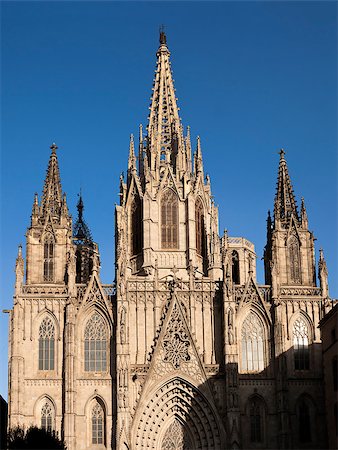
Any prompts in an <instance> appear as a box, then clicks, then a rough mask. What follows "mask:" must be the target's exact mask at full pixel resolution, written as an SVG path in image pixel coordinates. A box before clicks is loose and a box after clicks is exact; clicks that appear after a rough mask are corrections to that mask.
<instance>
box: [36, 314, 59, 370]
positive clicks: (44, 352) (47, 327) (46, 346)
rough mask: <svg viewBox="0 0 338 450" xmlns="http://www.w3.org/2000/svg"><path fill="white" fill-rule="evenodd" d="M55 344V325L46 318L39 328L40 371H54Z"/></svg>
mask: <svg viewBox="0 0 338 450" xmlns="http://www.w3.org/2000/svg"><path fill="white" fill-rule="evenodd" d="M54 343H55V328H54V324H53V322H52V320H51V319H50V318H49V317H45V318H44V319H43V321H42V322H41V324H40V328H39V370H54Z"/></svg>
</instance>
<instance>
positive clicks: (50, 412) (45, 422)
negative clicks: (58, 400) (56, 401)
mask: <svg viewBox="0 0 338 450" xmlns="http://www.w3.org/2000/svg"><path fill="white" fill-rule="evenodd" d="M53 422H54V408H53V405H52V404H51V403H50V402H49V401H46V403H44V405H43V406H42V408H41V428H44V429H45V430H47V431H49V432H51V431H52V430H53Z"/></svg>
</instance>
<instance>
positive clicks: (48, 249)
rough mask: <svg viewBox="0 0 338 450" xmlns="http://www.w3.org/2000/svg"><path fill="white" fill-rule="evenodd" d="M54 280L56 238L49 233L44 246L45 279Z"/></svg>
mask: <svg viewBox="0 0 338 450" xmlns="http://www.w3.org/2000/svg"><path fill="white" fill-rule="evenodd" d="M53 280H54V240H53V237H52V236H51V235H48V236H47V237H46V238H45V240H44V246H43V281H53Z"/></svg>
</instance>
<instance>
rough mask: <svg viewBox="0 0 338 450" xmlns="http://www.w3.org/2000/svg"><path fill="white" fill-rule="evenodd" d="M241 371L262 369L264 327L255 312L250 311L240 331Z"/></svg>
mask: <svg viewBox="0 0 338 450" xmlns="http://www.w3.org/2000/svg"><path fill="white" fill-rule="evenodd" d="M241 341H242V342H241V344H242V345H241V347H242V348H241V349H242V371H243V372H259V371H262V370H263V369H264V329H263V325H262V323H261V321H260V319H259V318H258V317H257V315H256V314H254V313H252V312H251V313H250V314H249V315H248V317H247V318H246V319H245V320H244V322H243V325H242V331H241Z"/></svg>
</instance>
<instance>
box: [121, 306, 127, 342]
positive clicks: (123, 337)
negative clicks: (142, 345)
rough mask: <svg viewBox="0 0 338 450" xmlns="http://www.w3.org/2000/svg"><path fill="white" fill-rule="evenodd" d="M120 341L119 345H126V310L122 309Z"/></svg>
mask: <svg viewBox="0 0 338 450" xmlns="http://www.w3.org/2000/svg"><path fill="white" fill-rule="evenodd" d="M120 341H121V344H125V343H126V310H125V308H122V309H121V313H120Z"/></svg>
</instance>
